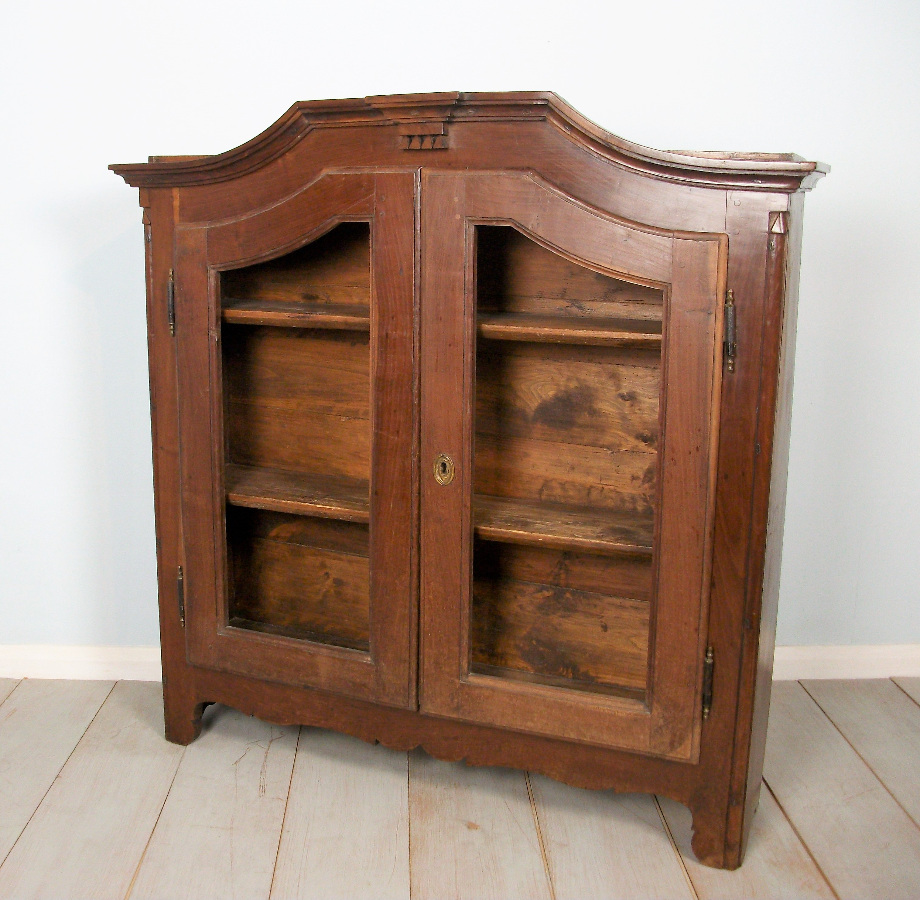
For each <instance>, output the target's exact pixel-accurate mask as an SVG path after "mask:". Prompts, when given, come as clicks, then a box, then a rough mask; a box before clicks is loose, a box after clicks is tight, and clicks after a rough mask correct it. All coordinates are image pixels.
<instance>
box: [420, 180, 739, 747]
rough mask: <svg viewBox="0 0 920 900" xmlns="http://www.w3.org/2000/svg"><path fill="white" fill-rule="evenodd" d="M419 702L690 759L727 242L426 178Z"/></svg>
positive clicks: (481, 185)
mask: <svg viewBox="0 0 920 900" xmlns="http://www.w3.org/2000/svg"><path fill="white" fill-rule="evenodd" d="M421 234H422V261H421V265H422V273H421V274H422V294H421V314H422V315H421V319H422V325H421V360H422V435H421V453H422V459H421V463H422V516H421V523H422V535H421V563H422V570H421V599H422V604H421V635H420V638H421V678H420V704H421V708H422V709H423V710H424V711H425V712H428V713H431V714H434V715H440V716H449V717H456V718H461V719H464V720H467V721H473V722H478V723H483V724H489V725H496V726H501V727H505V728H512V729H515V730H518V731H523V732H529V733H532V734H540V735H546V736H551V737H558V738H564V739H567V740H573V741H579V742H584V743H591V744H596V745H602V746H607V747H614V748H620V749H625V750H630V751H634V752H638V753H645V754H654V755H657V756H662V757H665V758H669V759H675V760H682V761H690V762H692V761H695V760H696V758H697V757H698V753H699V736H700V728H701V720H702V714H701V702H700V697H701V689H702V687H701V685H702V680H703V661H704V657H705V652H706V633H707V632H706V628H707V614H708V598H709V582H710V570H711V557H712V530H713V529H712V521H713V508H712V507H713V498H714V494H715V491H714V488H715V477H716V462H717V460H716V450H717V446H718V440H717V435H718V411H719V398H720V387H721V370H722V362H721V359H722V321H721V319H722V309H723V296H724V287H725V286H724V280H725V271H726V262H727V247H728V244H727V239H726V237H725V236H724V235H717V234H696V233H694V234H687V233H679V232H667V231H661V230H655V229H652V228H648V227H645V226H640V225H637V224H635V223H631V222H626V221H623V220H619V219H616V218H614V217H612V216H610V215H607V214H605V213H603V212H601V211H599V210H597V209H594V208H592V207H589V206H587V205H585V204H582V203H580V202H578V200H577V199H576V198H573V197H570V196H567V195H565V194H564V193H562V192H561V191H559V190H558V189H556V188H555V187H553V186H552V185H550V184H548V183H546V182H545V181H542V180H541V179H539V178H538V177H537V176H534V175H531V174H527V173H520V172H488V173H449V172H431V173H425V174H424V175H423V182H422V221H421Z"/></svg>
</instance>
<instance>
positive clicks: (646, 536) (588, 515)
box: [473, 494, 654, 556]
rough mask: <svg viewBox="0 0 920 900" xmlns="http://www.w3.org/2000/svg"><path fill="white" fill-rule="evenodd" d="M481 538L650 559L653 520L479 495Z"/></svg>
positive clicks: (476, 511) (478, 532) (475, 511)
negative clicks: (624, 554)
mask: <svg viewBox="0 0 920 900" xmlns="http://www.w3.org/2000/svg"><path fill="white" fill-rule="evenodd" d="M473 521H474V529H475V534H476V536H477V537H480V538H485V539H487V540H491V541H502V542H505V543H509V544H525V545H530V546H537V547H548V548H553V549H556V550H586V551H590V552H592V553H610V554H614V553H616V554H620V553H626V554H630V555H634V556H651V555H652V534H653V524H654V523H653V519H652V517H651V516H650V515H649V516H644V517H640V516H637V515H635V514H631V513H621V512H614V511H612V510H599V509H586V508H582V507H570V506H557V505H554V504H551V503H528V502H526V501H523V500H507V499H505V498H502V497H487V496H485V495H481V494H480V495H477V496H476V497H475V498H474V500H473Z"/></svg>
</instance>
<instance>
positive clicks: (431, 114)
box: [109, 91, 830, 191]
mask: <svg viewBox="0 0 920 900" xmlns="http://www.w3.org/2000/svg"><path fill="white" fill-rule="evenodd" d="M472 121H482V122H489V121H546V122H548V123H550V124H551V125H553V126H555V127H557V128H559V129H560V130H562V131H563V132H565V134H566V135H567V136H568V137H569V138H570V139H571V140H573V141H575V142H578V143H581V144H583V145H587V146H589V147H590V148H592V149H593V150H594V151H595V152H598V153H599V154H600V155H602V156H606V157H607V158H609V159H610V160H611V161H614V162H616V163H618V164H620V165H622V166H624V167H626V168H629V169H633V170H635V171H639V172H642V173H644V174H647V175H651V176H652V177H656V178H662V179H665V180H668V181H678V182H683V183H691V184H698V185H701V186H710V187H730V188H733V189H748V190H772V191H777V190H778V191H796V190H803V189H804V190H807V189H809V188H811V187H812V186H813V185H814V184H815V183H816V182H817V180H818V179H819V178H821V176H822V175H824V174H825V173H827V172H829V171H830V167H829V166H827V165H826V164H824V163H819V162H809V161H808V160H806V159H804V158H803V157H801V156H797V155H795V154H793V153H719V152H710V151H702V152H700V151H693V152H689V151H676V150H654V149H652V148H650V147H644V146H642V145H641V144H634V143H632V142H631V141H627V140H624V139H623V138H620V137H617V136H616V135H615V134H611V133H610V132H609V131H605V130H604V129H603V128H601V127H600V126H598V125H596V124H595V123H594V122H591V121H590V120H589V119H587V118H585V117H584V116H583V115H581V113H579V112H578V111H577V110H575V109H573V108H572V107H571V106H569V104H568V103H566V102H565V101H564V100H563V99H562V98H561V97H559V96H557V95H556V94H554V93H551V92H545V91H531V92H506V93H471V94H464V93H459V92H444V93H434V94H394V95H391V96H374V97H365V98H363V99H360V98H356V99H349V100H309V101H305V102H300V103H295V104H294V105H293V106H292V107H291V108H290V109H289V110H288V111H287V112H286V113H285V114H284V115H283V116H282V117H281V118H280V119H278V121H277V122H275V123H274V124H273V125H271V126H270V127H269V128H267V129H266V130H265V131H263V132H262V133H261V134H260V135H258V136H256V137H254V138H253V139H252V140H250V141H247V142H246V143H245V144H242V145H241V146H239V147H236V148H235V149H233V150H228V151H227V152H225V153H219V154H216V155H214V156H198V157H194V156H175V157H168V156H152V157H150V160H149V161H148V162H146V163H136V164H125V165H112V166H110V167H109V168H111V169H112V170H113V171H114V172H116V173H117V174H119V175H121V177H122V178H124V179H125V181H127V182H128V183H129V184H131V185H134V186H136V187H181V186H185V185H197V184H209V183H213V182H219V181H227V180H229V179H232V178H237V177H239V176H240V175H244V174H246V173H248V172H251V171H253V170H255V169H258V168H261V167H262V166H264V165H266V164H267V163H269V162H271V161H272V160H273V159H276V158H277V157H278V156H280V155H281V154H283V153H284V152H285V151H287V150H288V149H290V147H292V146H293V145H294V144H296V143H297V142H298V141H299V140H300V139H301V138H302V137H303V136H304V135H305V134H307V133H308V132H309V131H312V130H313V129H314V128H331V127H339V128H340V127H344V126H371V127H373V126H380V125H396V126H400V127H404V126H406V125H408V124H412V123H419V124H422V123H427V124H431V123H438V124H441V125H445V124H449V123H450V122H472Z"/></svg>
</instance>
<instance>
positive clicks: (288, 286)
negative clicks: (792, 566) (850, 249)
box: [112, 93, 826, 868]
mask: <svg viewBox="0 0 920 900" xmlns="http://www.w3.org/2000/svg"><path fill="white" fill-rule="evenodd" d="M112 168H113V169H114V170H115V171H116V172H117V173H118V174H120V175H121V176H123V177H124V178H125V180H126V181H127V182H128V183H129V184H132V185H135V186H137V187H139V188H140V193H141V205H142V206H143V208H144V222H145V229H146V237H147V244H146V246H147V295H148V322H149V343H150V371H151V396H152V409H153V433H154V475H155V485H156V512H157V530H158V547H159V552H158V563H159V590H160V625H161V635H162V649H163V688H164V701H165V708H166V732H167V737H168V738H169V739H170V740H173V741H177V742H180V743H188V742H189V741H191V740H193V739H194V738H195V736H196V735H197V733H198V729H199V727H200V716H201V710H202V708H203V706H204V705H205V704H207V703H211V702H221V703H226V704H229V705H231V706H234V707H237V708H239V709H242V710H244V711H246V712H248V713H251V714H254V715H258V716H260V717H262V718H265V719H269V720H271V721H275V722H282V723H306V724H313V725H319V726H323V727H328V728H335V729H339V730H342V731H345V732H349V733H351V734H354V735H358V736H359V737H361V738H364V739H365V740H369V741H380V742H381V743H384V744H387V745H389V746H392V747H399V748H406V749H408V748H410V747H415V746H419V745H421V746H423V747H424V748H425V749H426V750H427V751H428V752H429V753H431V754H434V755H436V756H439V757H442V758H447V759H460V758H464V759H466V760H467V761H468V762H470V763H473V764H477V765H504V766H515V767H526V768H529V769H533V770H536V771H540V772H544V773H546V774H548V775H550V776H552V777H554V778H558V779H560V780H563V781H566V782H569V783H571V784H575V785H580V786H584V787H593V788H611V787H612V788H616V789H618V790H632V791H637V790H638V791H655V792H659V793H663V794H665V795H667V796H670V797H673V798H674V799H676V800H678V801H681V802H683V803H685V804H687V805H688V806H689V807H690V809H691V810H692V812H693V819H694V842H693V847H694V850H695V852H696V853H697V855H698V856H699V858H700V859H701V860H702V861H703V862H705V863H707V864H709V865H713V866H721V867H728V868H733V867H735V866H737V865H739V864H740V862H741V858H742V855H743V848H744V843H745V839H746V835H747V832H748V830H749V827H750V821H751V818H752V815H753V811H754V808H755V807H756V802H757V797H758V792H759V789H760V778H761V767H762V761H763V748H764V739H765V730H766V718H767V709H768V706H769V694H770V674H771V665H772V653H773V640H774V637H773V636H774V626H775V621H776V598H777V592H778V565H779V550H780V544H781V531H782V517H783V505H784V493H785V487H784V483H785V470H786V451H787V447H788V422H789V393H790V389H791V357H792V354H791V346H792V337H793V332H794V320H795V305H796V283H797V263H798V253H799V245H800V227H801V208H802V197H803V193H804V191H805V190H807V189H808V188H809V187H811V186H812V184H813V183H814V182H815V181H816V180H817V179H818V178H819V177H820V176H821V175H822V174H823V173H824V172H825V171H826V167H823V166H821V165H820V164H817V163H811V162H807V161H805V160H803V159H801V158H799V157H796V156H792V155H765V154H752V155H747V156H745V155H738V154H692V153H673V152H669V153H663V152H659V151H654V150H650V149H648V148H644V147H639V146H636V145H634V144H630V143H628V142H626V141H623V140H621V139H620V138H617V137H615V136H613V135H611V134H609V133H607V132H605V131H603V130H601V129H600V128H598V127H597V126H595V125H593V124H592V123H590V122H588V121H587V120H585V119H584V118H582V117H581V116H580V115H579V114H578V113H576V112H575V111H574V110H573V109H571V108H570V107H568V106H567V105H566V104H565V103H564V102H563V101H561V100H560V99H559V98H558V97H556V96H555V95H553V94H545V93H515V94H426V95H406V96H394V97H369V98H366V99H363V100H341V101H320V102H308V103H300V104H297V105H295V106H294V107H292V108H291V110H289V111H288V113H286V114H285V115H284V116H283V117H282V118H281V119H280V120H279V121H278V122H277V123H275V125H273V126H272V127H271V128H270V129H268V131H266V132H265V133H264V134H262V135H260V136H259V137H257V138H255V139H253V140H252V141H250V142H249V143H247V144H245V145H243V146H242V147H239V148H237V149H236V150H231V151H229V152H227V153H223V154H220V155H217V156H209V157H172V158H170V157H152V158H151V160H150V161H149V162H148V163H145V164H138V165H118V166H113V167H112Z"/></svg>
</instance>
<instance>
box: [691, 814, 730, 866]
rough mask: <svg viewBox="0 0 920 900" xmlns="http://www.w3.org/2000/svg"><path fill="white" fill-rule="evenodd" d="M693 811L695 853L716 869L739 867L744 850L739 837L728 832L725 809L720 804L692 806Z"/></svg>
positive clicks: (704, 863)
mask: <svg viewBox="0 0 920 900" xmlns="http://www.w3.org/2000/svg"><path fill="white" fill-rule="evenodd" d="M690 810H691V812H692V813H693V840H692V842H691V846H692V848H693V854H694V856H696V858H697V859H698V860H699V861H700V862H701V863H702V864H703V865H704V866H711V867H712V868H714V869H737V868H738V866H740V865H741V858H742V850H741V842H740V840H739V839H732V835H731V834H729V832H728V822H727V816H726V814H725V809H723V808H721V807H719V806H718V805H711V806H710V805H705V806H699V807H695V808H694V807H692V806H691V807H690Z"/></svg>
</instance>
